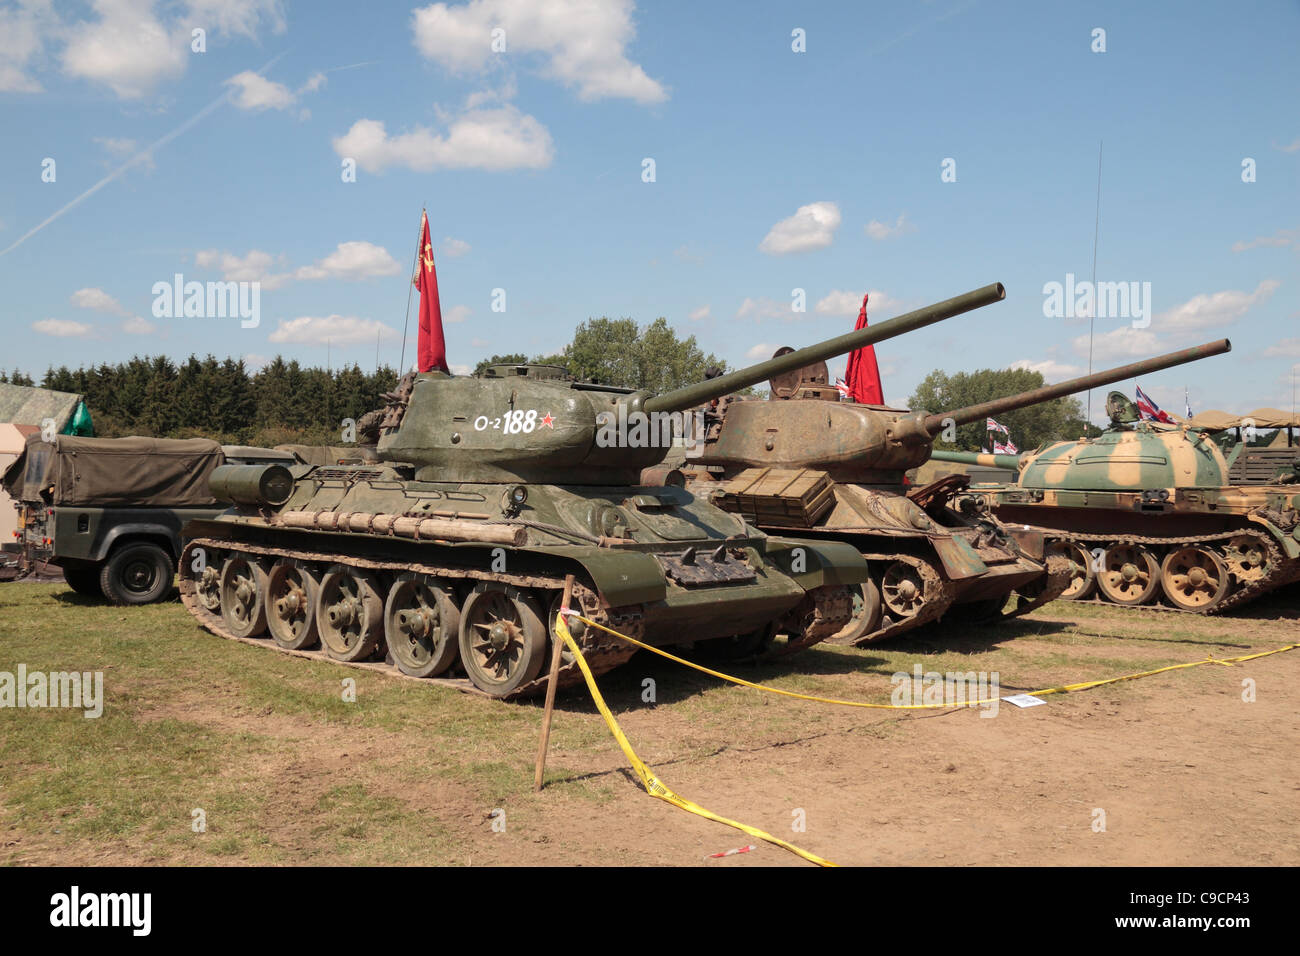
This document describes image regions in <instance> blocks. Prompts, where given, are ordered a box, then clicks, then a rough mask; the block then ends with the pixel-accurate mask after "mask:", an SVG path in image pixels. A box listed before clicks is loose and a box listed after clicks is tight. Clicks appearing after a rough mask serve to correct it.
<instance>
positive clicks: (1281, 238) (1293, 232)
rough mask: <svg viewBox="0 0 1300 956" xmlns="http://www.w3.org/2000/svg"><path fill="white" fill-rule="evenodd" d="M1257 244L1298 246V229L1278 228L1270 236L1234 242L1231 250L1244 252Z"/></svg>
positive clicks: (1299, 231) (1299, 245)
mask: <svg viewBox="0 0 1300 956" xmlns="http://www.w3.org/2000/svg"><path fill="white" fill-rule="evenodd" d="M1257 246H1273V247H1278V246H1297V247H1300V229H1279V230H1278V231H1277V232H1276V233H1274V234H1273V235H1271V236H1256V237H1255V238H1254V239H1251V240H1249V241H1241V242H1234V243H1233V244H1232V251H1233V252H1245V251H1246V250H1247V249H1254V248H1256V247H1257Z"/></svg>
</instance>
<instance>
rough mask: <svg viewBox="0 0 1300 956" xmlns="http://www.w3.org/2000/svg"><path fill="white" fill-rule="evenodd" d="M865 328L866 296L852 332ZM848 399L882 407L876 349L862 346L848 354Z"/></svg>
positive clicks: (870, 346) (845, 374)
mask: <svg viewBox="0 0 1300 956" xmlns="http://www.w3.org/2000/svg"><path fill="white" fill-rule="evenodd" d="M866 327H867V296H865V295H864V296H863V297H862V310H861V311H860V312H858V324H857V325H855V326H854V327H853V329H854V331H857V330H858V329H865V328H866ZM844 377H845V379H846V380H847V381H846V382H845V384H846V385H848V392H849V398H851V399H853V400H854V401H855V402H859V403H861V404H863V405H883V404H885V397H884V394H883V392H882V391H881V389H880V368H879V367H878V366H877V365H876V347H875V346H874V345H867V346H863V347H862V348H860V349H854V350H853V351H852V352H850V353H849V368H848V371H847V372H845V373H844Z"/></svg>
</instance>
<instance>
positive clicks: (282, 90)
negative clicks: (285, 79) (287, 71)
mask: <svg viewBox="0 0 1300 956" xmlns="http://www.w3.org/2000/svg"><path fill="white" fill-rule="evenodd" d="M226 86H233V87H235V88H236V89H237V90H238V91H239V92H238V93H236V94H235V96H234V98H233V99H232V100H231V102H232V103H234V104H235V105H236V106H238V107H239V108H240V109H241V110H286V109H288V108H289V107H290V106H293V104H294V103H295V102H297V99H298V98H297V97H296V96H295V95H294V94H293V92H292V91H291V90H290V89H289V87H287V86H285V85H284V84H283V83H276V82H275V81H274V80H268V79H267V78H266V77H264V76H261V75H260V74H257V73H254V72H253V71H252V70H245V71H244V72H243V73H236V74H235V75H234V76H232V77H231V78H230V79H228V80H226Z"/></svg>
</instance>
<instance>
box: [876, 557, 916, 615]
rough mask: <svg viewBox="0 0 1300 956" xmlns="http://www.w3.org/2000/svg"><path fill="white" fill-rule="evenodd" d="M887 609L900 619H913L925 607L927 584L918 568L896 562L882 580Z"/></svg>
mask: <svg viewBox="0 0 1300 956" xmlns="http://www.w3.org/2000/svg"><path fill="white" fill-rule="evenodd" d="M880 593H881V595H882V596H883V599H884V602H885V607H887V608H889V610H890V611H891V612H892V613H893V614H894V615H895V616H897V617H899V618H908V617H912V616H913V615H914V614H916V612H917V611H919V610H920V609H921V608H922V607H923V606H924V605H925V582H924V581H922V580H921V575H920V573H919V572H918V571H917V570H916V568H914V567H912V566H911V565H910V564H908V563H906V562H904V561H895V562H894V563H893V564H891V565H890V566H889V567H888V568H886V569H885V574H884V576H883V577H882V578H881V579H880Z"/></svg>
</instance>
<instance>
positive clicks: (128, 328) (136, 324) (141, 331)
mask: <svg viewBox="0 0 1300 956" xmlns="http://www.w3.org/2000/svg"><path fill="white" fill-rule="evenodd" d="M122 331H123V332H125V333H126V334H127V335H152V334H153V333H154V332H156V331H158V327H157V326H156V325H154V324H153V323H152V322H150V321H149V320H148V319H145V318H142V317H140V316H138V315H133V316H131V318H129V319H127V320H126V321H125V322H123V323H122Z"/></svg>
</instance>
